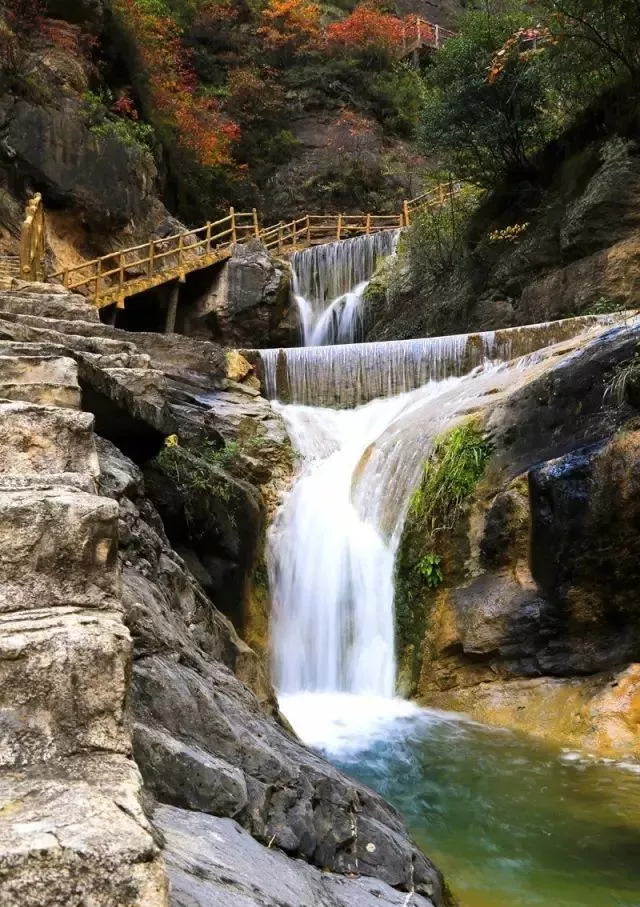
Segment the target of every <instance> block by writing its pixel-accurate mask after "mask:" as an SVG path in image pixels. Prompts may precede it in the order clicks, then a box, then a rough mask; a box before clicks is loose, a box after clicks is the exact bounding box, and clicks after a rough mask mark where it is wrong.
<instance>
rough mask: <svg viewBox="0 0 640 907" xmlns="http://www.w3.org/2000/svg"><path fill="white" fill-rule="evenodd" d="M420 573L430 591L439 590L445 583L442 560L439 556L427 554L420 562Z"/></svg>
mask: <svg viewBox="0 0 640 907" xmlns="http://www.w3.org/2000/svg"><path fill="white" fill-rule="evenodd" d="M418 573H419V574H420V576H421V577H422V578H423V579H424V581H425V582H426V584H427V586H428V587H429V588H430V589H437V588H438V586H439V585H441V583H442V582H443V579H444V577H443V575H442V558H441V557H440V555H439V554H433V553H431V554H425V555H424V556H423V557H421V558H420V560H419V561H418Z"/></svg>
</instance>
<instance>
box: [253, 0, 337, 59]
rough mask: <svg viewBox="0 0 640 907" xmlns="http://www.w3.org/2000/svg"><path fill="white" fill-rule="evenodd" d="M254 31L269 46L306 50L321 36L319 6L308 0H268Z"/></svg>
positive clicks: (316, 43)
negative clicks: (258, 24) (256, 30)
mask: <svg viewBox="0 0 640 907" xmlns="http://www.w3.org/2000/svg"><path fill="white" fill-rule="evenodd" d="M261 22H262V24H261V26H260V28H259V29H258V34H259V35H260V37H261V38H263V40H264V41H265V43H266V45H267V47H268V48H270V49H271V50H282V49H286V50H291V51H293V50H298V51H308V50H312V49H314V48H316V47H318V46H319V44H320V43H321V38H322V30H321V25H320V7H319V6H317V4H315V3H310V2H309V0H268V2H267V5H266V6H265V8H264V10H263V11H262V20H261Z"/></svg>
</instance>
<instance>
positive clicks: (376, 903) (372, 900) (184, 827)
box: [154, 807, 433, 907]
mask: <svg viewBox="0 0 640 907" xmlns="http://www.w3.org/2000/svg"><path fill="white" fill-rule="evenodd" d="M154 823H155V825H156V826H157V827H158V828H159V830H160V831H161V832H162V834H163V836H164V840H165V859H166V860H167V865H168V868H169V875H170V877H171V884H172V891H173V904H174V905H175V907H209V905H211V904H214V903H216V904H217V903H219V904H224V903H226V902H227V900H229V903H231V901H233V903H234V904H240V903H241V904H242V905H243V907H391V905H394V907H402V905H404V904H406V903H407V895H406V894H404V893H402V892H398V891H396V890H394V889H393V888H390V887H389V886H388V885H386V884H385V883H384V882H379V881H376V880H372V879H369V878H362V877H361V878H355V877H354V878H344V877H343V876H336V875H333V874H331V873H328V872H320V871H319V870H318V869H315V868H313V867H311V866H308V865H306V864H305V863H302V862H301V861H292V860H290V859H288V858H287V857H285V856H284V855H283V854H282V853H281V852H279V851H278V850H276V849H267V848H266V847H263V846H262V845H260V844H258V843H257V842H256V841H255V840H254V839H253V838H251V837H250V836H249V835H248V834H247V833H246V832H245V831H243V830H242V828H240V826H239V825H237V823H235V822H233V821H232V820H231V819H216V818H213V817H212V816H204V815H199V814H194V813H187V812H184V811H183V810H179V809H172V808H170V807H161V808H160V809H157V810H156V812H155V814H154ZM410 903H411V904H412V905H415V907H432V905H433V902H432V901H431V900H430V899H428V898H426V897H423V896H421V895H419V894H415V893H414V894H412V895H411V900H410Z"/></svg>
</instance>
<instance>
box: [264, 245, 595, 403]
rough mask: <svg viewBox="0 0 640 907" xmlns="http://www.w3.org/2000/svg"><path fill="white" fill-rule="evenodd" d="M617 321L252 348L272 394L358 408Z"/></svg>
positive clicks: (568, 320) (579, 320)
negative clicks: (366, 341) (283, 347)
mask: <svg viewBox="0 0 640 907" xmlns="http://www.w3.org/2000/svg"><path fill="white" fill-rule="evenodd" d="M319 248H321V247H318V249H314V250H307V251H318V250H319ZM305 254H306V253H305ZM611 321H612V318H611V316H595V315H585V316H582V317H579V318H566V319H564V320H562V321H550V322H544V323H542V324H532V325H527V326H525V327H518V328H507V329H506V330H502V331H485V332H482V333H477V334H455V335H451V336H448V337H427V338H422V339H417V340H392V341H387V342H384V343H352V344H342V345H336V346H320V347H297V348H293V349H286V350H284V349H281V350H279V349H271V350H251V351H249V354H250V355H251V356H253V357H254V358H256V357H259V359H260V361H261V363H262V368H263V373H264V392H265V394H266V396H267V397H269V398H270V399H277V400H280V401H283V402H288V403H304V404H307V405H312V406H339V407H354V406H358V405H359V404H361V403H366V402H368V401H370V400H374V399H376V398H378V397H389V396H392V395H394V394H401V393H406V392H408V391H411V390H415V389H416V388H419V387H422V386H423V385H424V384H426V383H427V382H428V381H434V380H442V379H443V378H447V377H452V376H457V377H460V376H461V375H464V374H466V373H468V372H470V371H471V370H472V369H473V368H475V367H476V366H478V365H481V364H482V363H485V362H488V361H495V360H500V361H502V362H508V361H510V360H511V359H513V358H515V357H519V356H524V355H528V354H530V353H534V352H536V350H540V349H543V348H545V347H548V346H549V345H551V344H554V343H559V342H561V341H568V340H571V339H572V338H574V337H576V336H577V335H578V334H580V333H582V332H583V331H585V330H587V329H588V328H589V327H592V326H597V325H601V324H609V323H611Z"/></svg>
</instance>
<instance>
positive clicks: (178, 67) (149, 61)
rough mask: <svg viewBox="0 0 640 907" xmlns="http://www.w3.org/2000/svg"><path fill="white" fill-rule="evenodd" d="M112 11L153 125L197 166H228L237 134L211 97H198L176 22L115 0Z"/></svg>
mask: <svg viewBox="0 0 640 907" xmlns="http://www.w3.org/2000/svg"><path fill="white" fill-rule="evenodd" d="M114 11H115V13H116V15H117V16H118V17H119V19H120V21H121V22H122V24H123V25H124V27H125V29H126V31H127V33H128V34H129V36H130V38H131V40H132V41H133V43H134V45H135V48H136V52H137V55H138V62H139V64H140V66H141V68H142V70H143V71H144V75H145V80H146V89H147V92H148V96H149V101H150V107H151V110H152V119H153V121H154V125H155V126H156V127H158V128H160V129H163V128H168V129H169V130H170V131H171V132H172V134H173V137H174V140H175V141H176V143H177V145H178V146H179V147H181V148H183V149H184V150H186V151H188V152H189V153H191V154H192V155H193V156H194V157H195V158H196V159H197V160H198V162H199V163H200V164H202V165H204V166H206V167H216V166H221V165H228V164H231V163H232V147H233V144H234V142H236V141H237V140H238V138H239V135H240V130H239V128H238V126H237V125H236V124H235V123H233V122H231V121H229V120H227V119H226V118H225V117H224V116H223V115H222V113H221V112H220V106H219V104H218V102H217V101H216V100H215V99H212V98H204V97H201V96H200V95H199V94H198V93H197V87H198V80H197V77H196V74H195V71H194V69H193V67H192V66H191V63H190V61H189V57H188V54H187V52H186V51H185V49H184V47H183V45H182V41H181V33H180V29H179V27H178V26H177V25H176V23H175V22H173V21H172V20H171V19H169V18H166V17H162V16H158V15H155V14H154V13H150V12H148V10H146V9H145V8H144V6H143V4H142V3H140V2H138V0H115V2H114Z"/></svg>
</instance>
